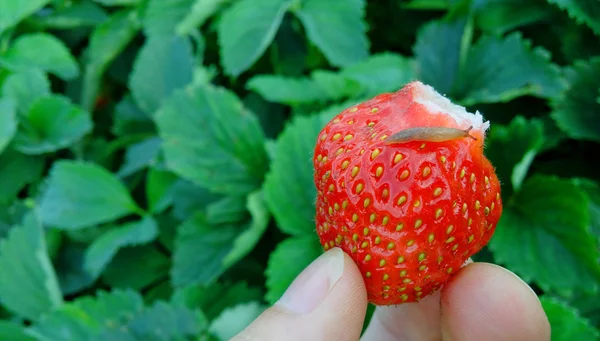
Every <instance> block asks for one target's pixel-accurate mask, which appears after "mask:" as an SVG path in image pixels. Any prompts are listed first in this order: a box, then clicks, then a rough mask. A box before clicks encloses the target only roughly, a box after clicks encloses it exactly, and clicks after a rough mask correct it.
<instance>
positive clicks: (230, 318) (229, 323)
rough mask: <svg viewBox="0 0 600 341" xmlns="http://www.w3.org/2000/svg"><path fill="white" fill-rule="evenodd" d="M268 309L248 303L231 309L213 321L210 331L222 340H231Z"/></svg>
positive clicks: (257, 304)
mask: <svg viewBox="0 0 600 341" xmlns="http://www.w3.org/2000/svg"><path fill="white" fill-rule="evenodd" d="M266 308H267V307H265V306H264V305H261V304H260V303H259V302H248V303H242V304H238V305H236V306H233V307H229V308H227V309H225V310H224V311H223V313H222V314H221V315H219V317H217V318H216V319H215V320H213V321H212V323H211V324H210V328H209V329H208V330H209V331H210V332H211V333H212V334H213V335H215V336H217V337H218V338H219V339H221V340H230V339H231V338H232V337H234V336H236V335H237V334H238V333H239V332H241V331H242V330H244V329H245V328H246V327H248V326H249V325H250V323H252V322H253V321H254V320H255V319H256V318H257V317H258V316H259V315H260V314H262V312H263V311H265V309H266Z"/></svg>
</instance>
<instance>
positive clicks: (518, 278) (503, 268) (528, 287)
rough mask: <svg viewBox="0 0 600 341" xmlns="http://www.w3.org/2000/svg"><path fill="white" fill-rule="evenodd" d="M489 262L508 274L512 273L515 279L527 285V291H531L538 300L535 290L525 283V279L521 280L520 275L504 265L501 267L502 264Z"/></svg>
mask: <svg viewBox="0 0 600 341" xmlns="http://www.w3.org/2000/svg"><path fill="white" fill-rule="evenodd" d="M491 264H492V265H493V266H495V267H497V268H499V269H502V270H504V271H505V272H508V273H509V274H511V275H513V276H514V277H515V278H516V279H517V280H519V282H521V283H523V285H524V286H526V287H527V289H529V291H531V293H532V294H533V295H534V296H535V297H536V298H537V299H538V301H539V297H538V295H537V294H536V293H535V291H533V289H532V288H531V287H530V286H529V284H527V282H525V281H524V280H523V279H522V278H521V277H519V276H517V274H515V273H514V272H512V271H510V270H508V269H507V268H505V267H502V266H500V265H498V264H493V263H491Z"/></svg>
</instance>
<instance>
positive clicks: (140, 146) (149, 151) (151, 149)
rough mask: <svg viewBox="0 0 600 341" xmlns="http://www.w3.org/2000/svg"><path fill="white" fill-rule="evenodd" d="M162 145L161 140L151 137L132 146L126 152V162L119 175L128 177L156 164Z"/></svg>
mask: <svg viewBox="0 0 600 341" xmlns="http://www.w3.org/2000/svg"><path fill="white" fill-rule="evenodd" d="M160 144H161V140H160V139H159V138H158V137H150V138H148V139H146V140H143V141H142V142H138V143H136V144H133V145H131V146H130V147H129V148H127V151H126V152H125V161H124V162H123V165H122V166H121V169H119V171H118V172H117V175H118V176H119V177H126V176H129V175H132V174H134V173H136V172H138V171H140V170H143V169H144V168H146V167H148V166H150V165H152V164H155V163H156V162H157V159H158V156H159V153H160Z"/></svg>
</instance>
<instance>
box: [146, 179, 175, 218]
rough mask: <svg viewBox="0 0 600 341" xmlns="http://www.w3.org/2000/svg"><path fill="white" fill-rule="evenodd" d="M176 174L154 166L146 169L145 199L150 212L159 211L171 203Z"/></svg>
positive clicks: (155, 212)
mask: <svg viewBox="0 0 600 341" xmlns="http://www.w3.org/2000/svg"><path fill="white" fill-rule="evenodd" d="M177 179H178V178H177V176H176V175H174V174H173V173H171V172H169V171H164V170H161V169H158V168H155V167H151V168H150V169H149V170H148V175H147V178H146V199H147V201H148V210H149V211H150V212H151V213H154V214H157V213H161V212H162V211H164V210H165V209H167V207H169V206H170V205H171V204H172V203H173V187H174V185H175V182H176V181H177Z"/></svg>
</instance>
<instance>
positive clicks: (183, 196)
mask: <svg viewBox="0 0 600 341" xmlns="http://www.w3.org/2000/svg"><path fill="white" fill-rule="evenodd" d="M221 198H222V196H221V195H218V194H215V193H212V192H210V191H208V190H207V189H206V188H202V187H199V186H196V185H194V184H192V183H190V182H188V181H185V180H181V179H179V180H178V181H177V182H176V183H175V184H174V185H173V215H174V216H175V217H176V218H177V219H179V220H187V219H188V218H190V217H191V216H192V215H193V214H194V213H196V212H197V211H203V210H205V209H206V207H207V206H208V205H209V204H210V203H212V202H215V201H217V200H219V199H221Z"/></svg>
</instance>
